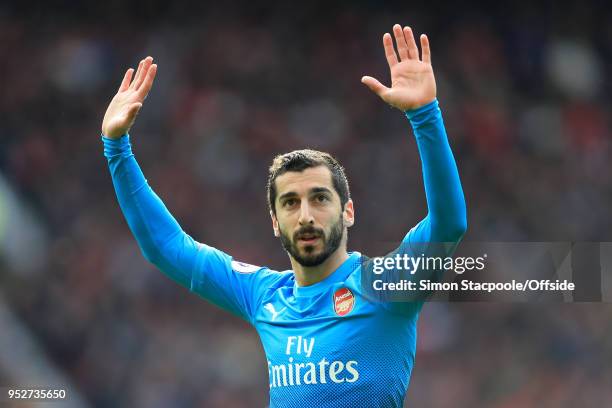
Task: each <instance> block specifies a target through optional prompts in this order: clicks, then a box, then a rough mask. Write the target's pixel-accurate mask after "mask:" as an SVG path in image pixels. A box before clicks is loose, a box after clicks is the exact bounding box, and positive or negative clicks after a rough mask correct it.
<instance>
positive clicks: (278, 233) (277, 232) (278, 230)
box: [270, 211, 280, 238]
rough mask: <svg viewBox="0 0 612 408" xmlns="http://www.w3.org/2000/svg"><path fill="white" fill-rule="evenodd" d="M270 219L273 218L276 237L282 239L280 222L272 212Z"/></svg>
mask: <svg viewBox="0 0 612 408" xmlns="http://www.w3.org/2000/svg"><path fill="white" fill-rule="evenodd" d="M270 217H271V218H272V229H273V230H274V236H275V237H277V238H278V237H280V228H279V227H278V220H277V219H276V215H274V213H273V212H272V211H270Z"/></svg>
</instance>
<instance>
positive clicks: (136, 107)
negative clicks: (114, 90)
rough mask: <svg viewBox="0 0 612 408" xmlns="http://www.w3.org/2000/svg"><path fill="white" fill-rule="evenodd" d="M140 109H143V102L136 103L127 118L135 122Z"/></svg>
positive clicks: (131, 107)
mask: <svg viewBox="0 0 612 408" xmlns="http://www.w3.org/2000/svg"><path fill="white" fill-rule="evenodd" d="M140 108H142V103H141V102H136V103H134V104H132V105H131V106H130V107H129V109H128V114H127V116H128V118H129V120H130V121H132V120H134V118H135V117H136V115H138V112H140Z"/></svg>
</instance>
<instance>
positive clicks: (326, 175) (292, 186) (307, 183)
mask: <svg viewBox="0 0 612 408" xmlns="http://www.w3.org/2000/svg"><path fill="white" fill-rule="evenodd" d="M316 187H326V188H328V189H329V190H331V191H335V190H334V185H333V182H332V176H331V171H330V170H329V169H328V168H327V166H324V165H321V166H317V167H309V168H307V169H304V170H303V171H300V172H297V171H288V172H286V173H284V174H281V175H280V176H278V177H277V178H276V192H277V193H276V196H277V197H279V196H281V195H283V194H285V193H288V192H294V193H297V194H304V193H307V192H308V191H309V190H311V189H313V188H316Z"/></svg>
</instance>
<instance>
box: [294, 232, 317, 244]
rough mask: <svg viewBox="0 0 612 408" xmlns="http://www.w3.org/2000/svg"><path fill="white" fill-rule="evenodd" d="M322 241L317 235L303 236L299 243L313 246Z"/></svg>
mask: <svg viewBox="0 0 612 408" xmlns="http://www.w3.org/2000/svg"><path fill="white" fill-rule="evenodd" d="M319 239H320V237H319V235H316V234H302V235H301V236H300V237H299V238H298V241H299V242H301V243H303V244H304V245H313V244H315V243H316V242H317V241H318V240H319Z"/></svg>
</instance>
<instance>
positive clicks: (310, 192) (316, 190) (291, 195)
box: [278, 187, 332, 201]
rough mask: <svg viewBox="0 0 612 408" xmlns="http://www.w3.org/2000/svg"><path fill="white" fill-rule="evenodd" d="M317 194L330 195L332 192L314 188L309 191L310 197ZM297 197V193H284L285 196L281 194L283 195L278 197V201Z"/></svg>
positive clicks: (327, 189)
mask: <svg viewBox="0 0 612 408" xmlns="http://www.w3.org/2000/svg"><path fill="white" fill-rule="evenodd" d="M316 193H328V194H331V193H332V192H331V190H330V189H329V188H327V187H313V188H311V189H310V190H309V191H308V194H309V195H312V194H316ZM297 195H298V194H297V193H296V192H295V191H288V192H286V193H284V194H281V195H280V196H279V197H278V201H281V200H284V199H286V198H290V197H295V196H297Z"/></svg>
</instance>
